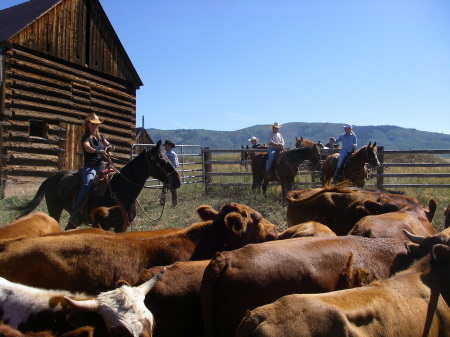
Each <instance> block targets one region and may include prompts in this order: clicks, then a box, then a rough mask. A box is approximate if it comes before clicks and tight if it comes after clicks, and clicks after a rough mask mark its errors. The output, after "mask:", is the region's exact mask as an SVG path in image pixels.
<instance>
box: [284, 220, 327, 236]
mask: <svg viewBox="0 0 450 337" xmlns="http://www.w3.org/2000/svg"><path fill="white" fill-rule="evenodd" d="M309 236H336V234H335V233H334V232H333V231H332V230H331V229H330V228H328V227H327V226H325V225H322V224H321V223H320V222H316V221H308V222H305V223H302V224H299V225H295V226H292V227H290V228H288V229H286V230H285V231H284V232H282V233H279V234H278V240H285V239H293V238H302V237H309Z"/></svg>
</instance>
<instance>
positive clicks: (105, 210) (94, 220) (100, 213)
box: [89, 205, 120, 229]
mask: <svg viewBox="0 0 450 337" xmlns="http://www.w3.org/2000/svg"><path fill="white" fill-rule="evenodd" d="M117 207H120V206H119V205H115V206H112V207H103V206H102V207H97V208H95V209H93V210H92V211H91V213H90V214H89V217H90V219H91V224H92V227H93V228H94V227H95V228H100V229H103V228H102V226H100V222H99V219H100V218H106V217H108V216H109V211H111V210H112V209H114V208H117Z"/></svg>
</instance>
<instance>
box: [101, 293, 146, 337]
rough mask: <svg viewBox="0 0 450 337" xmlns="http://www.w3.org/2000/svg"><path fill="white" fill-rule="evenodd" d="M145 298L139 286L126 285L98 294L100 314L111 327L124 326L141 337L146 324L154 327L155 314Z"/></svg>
mask: <svg viewBox="0 0 450 337" xmlns="http://www.w3.org/2000/svg"><path fill="white" fill-rule="evenodd" d="M144 299H145V294H144V293H143V291H142V290H141V289H140V288H139V287H130V286H127V285H124V286H122V287H120V288H117V289H114V290H112V291H108V292H105V293H101V294H100V295H98V296H97V300H98V301H99V314H100V315H101V316H102V317H103V319H104V321H105V324H106V326H107V327H108V328H109V329H110V328H112V327H117V326H124V327H126V328H127V330H128V331H129V332H130V334H131V335H132V336H134V337H139V336H140V335H141V334H142V332H143V330H144V327H145V326H149V327H150V328H151V329H153V315H152V313H151V312H150V310H148V309H147V307H146V306H145V304H144Z"/></svg>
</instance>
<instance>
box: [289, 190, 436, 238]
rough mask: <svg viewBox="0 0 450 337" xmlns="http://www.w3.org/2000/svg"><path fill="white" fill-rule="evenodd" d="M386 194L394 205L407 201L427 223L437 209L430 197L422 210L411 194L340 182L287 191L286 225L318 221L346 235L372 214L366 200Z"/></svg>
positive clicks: (374, 199) (378, 198) (381, 197)
mask: <svg viewBox="0 0 450 337" xmlns="http://www.w3.org/2000/svg"><path fill="white" fill-rule="evenodd" d="M386 197H388V198H389V199H391V200H392V202H394V203H397V204H401V205H404V204H409V205H410V206H411V207H412V208H414V211H415V213H416V216H418V217H420V218H425V219H428V221H429V222H431V220H432V218H433V215H434V212H435V210H436V202H435V201H434V200H433V199H431V200H430V202H429V209H425V208H424V207H422V205H421V204H420V202H419V201H418V200H417V199H415V198H412V197H408V196H405V195H400V194H394V193H388V192H385V191H378V190H374V191H372V190H368V189H363V188H359V187H350V186H348V183H339V184H337V185H333V186H327V187H325V188H313V189H307V190H303V191H290V192H289V193H288V194H287V196H286V200H287V202H288V207H287V212H286V219H287V223H288V225H289V226H294V225H297V224H299V223H303V222H307V221H317V222H320V223H322V224H324V225H326V226H328V227H329V228H330V229H331V230H332V231H333V232H334V233H336V235H347V233H348V232H349V231H350V230H351V229H352V228H353V226H354V225H355V224H356V222H358V221H359V220H360V219H361V218H363V217H365V216H367V215H371V214H372V213H371V211H370V210H368V209H367V208H366V207H365V206H364V202H365V201H366V200H372V201H379V200H381V199H383V198H386ZM397 210H398V209H397ZM387 211H389V210H386V212H387ZM390 211H391V212H392V210H390Z"/></svg>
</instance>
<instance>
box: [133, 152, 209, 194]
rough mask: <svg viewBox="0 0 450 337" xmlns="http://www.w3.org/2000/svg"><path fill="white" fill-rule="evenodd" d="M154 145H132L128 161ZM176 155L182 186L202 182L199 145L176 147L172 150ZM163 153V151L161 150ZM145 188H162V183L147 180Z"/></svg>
mask: <svg viewBox="0 0 450 337" xmlns="http://www.w3.org/2000/svg"><path fill="white" fill-rule="evenodd" d="M155 146H156V145H155V144H133V145H131V149H130V160H131V159H133V158H134V157H136V156H137V155H138V154H139V153H141V152H142V150H143V149H145V148H149V147H155ZM173 150H174V151H175V153H176V154H177V155H178V162H179V166H178V172H179V173H180V177H181V183H182V184H195V183H203V182H204V179H203V177H204V174H203V168H204V166H205V165H204V159H203V148H202V147H201V146H200V145H177V146H175V148H174V149H173ZM162 151H163V152H165V151H164V149H162ZM145 187H147V188H162V183H161V182H160V181H159V180H157V179H154V178H150V179H148V180H147V184H146V186H145Z"/></svg>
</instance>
